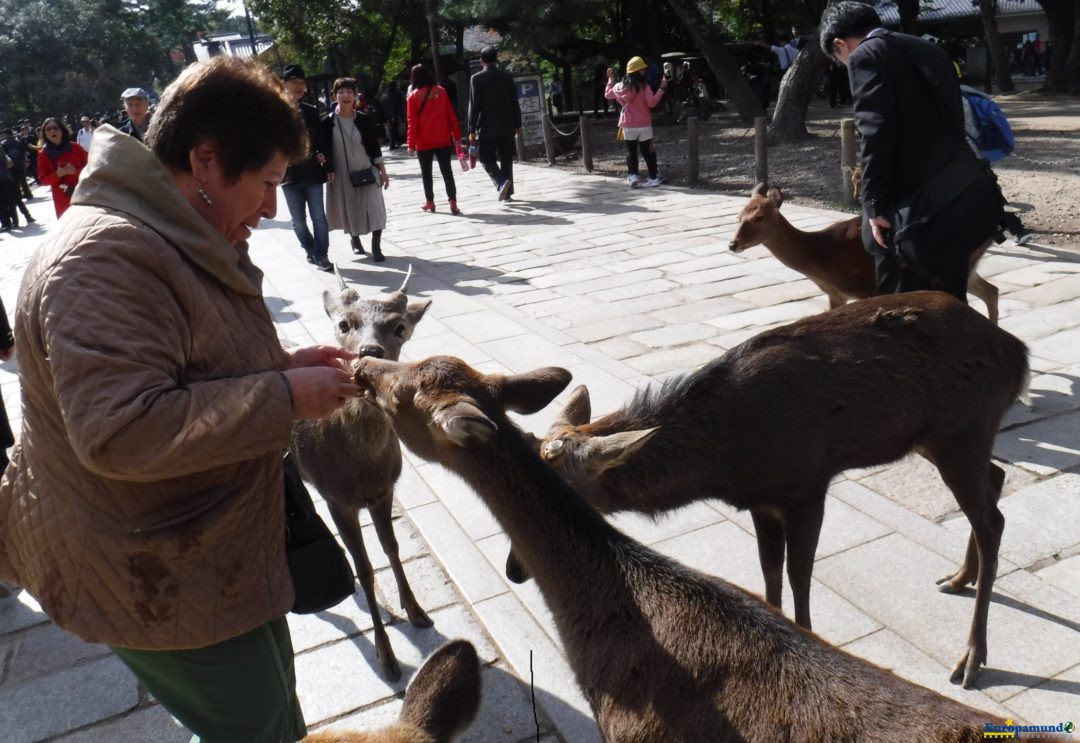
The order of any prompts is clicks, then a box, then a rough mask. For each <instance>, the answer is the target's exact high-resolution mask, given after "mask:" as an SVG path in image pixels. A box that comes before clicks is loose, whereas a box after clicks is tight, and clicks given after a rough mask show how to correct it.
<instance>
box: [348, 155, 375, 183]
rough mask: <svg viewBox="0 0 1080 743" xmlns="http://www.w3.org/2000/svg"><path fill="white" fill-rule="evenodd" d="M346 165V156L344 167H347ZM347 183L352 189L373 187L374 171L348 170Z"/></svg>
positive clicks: (369, 169)
mask: <svg viewBox="0 0 1080 743" xmlns="http://www.w3.org/2000/svg"><path fill="white" fill-rule="evenodd" d="M348 165H349V162H348V157H347V156H346V158H345V166H346V167H348ZM349 183H351V184H352V185H353V188H360V187H361V186H374V185H375V171H374V170H372V169H371V168H368V169H367V170H350V171H349Z"/></svg>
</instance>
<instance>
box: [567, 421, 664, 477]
mask: <svg viewBox="0 0 1080 743" xmlns="http://www.w3.org/2000/svg"><path fill="white" fill-rule="evenodd" d="M659 430H660V428H659V427H656V428H646V429H643V430H641V431H623V432H621V433H613V434H611V435H610V436H594V437H592V438H591V439H589V441H588V443H587V444H586V445H585V450H584V453H583V456H584V458H585V461H586V462H587V463H588V464H589V465H591V468H592V469H594V470H595V471H597V472H603V471H604V470H608V469H611V468H612V467H618V466H619V465H621V464H626V462H627V460H629V459H630V457H632V456H634V454H636V453H637V452H638V450H639V449H641V447H643V446H645V443H646V442H647V441H648V440H649V439H651V438H652V437H653V436H655V435H656V433H657V431H659Z"/></svg>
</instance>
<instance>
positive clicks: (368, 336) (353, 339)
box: [323, 266, 431, 361]
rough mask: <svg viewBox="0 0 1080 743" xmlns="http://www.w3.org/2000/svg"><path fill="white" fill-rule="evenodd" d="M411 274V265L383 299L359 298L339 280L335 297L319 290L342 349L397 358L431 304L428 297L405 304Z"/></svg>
mask: <svg viewBox="0 0 1080 743" xmlns="http://www.w3.org/2000/svg"><path fill="white" fill-rule="evenodd" d="M411 276H412V266H410V267H409V273H408V274H406V276H405V281H404V282H402V284H401V288H400V289H398V290H397V291H395V292H394V293H392V294H391V295H390V296H388V297H386V298H385V299H383V298H375V299H361V298H360V294H359V292H357V291H356V289H353V288H350V287H349V286H347V285H346V284H345V281H344V280H343V279H342V280H341V293H340V294H339V295H338V296H336V297H335V296H334V295H332V294H331V293H330V292H323V307H324V308H325V309H326V314H327V316H328V317H329V318H330V320H331V321H332V322H333V323H334V337H335V338H336V339H337V342H338V343H339V344H340V345H341V347H342V348H344V349H345V350H347V351H352V352H353V353H355V354H357V355H358V356H371V357H374V358H378V359H392V360H395V361H396V360H397V359H398V357H399V356H400V355H401V347H402V346H403V345H404V344H405V341H407V340H409V338H411V337H412V333H413V328H415V327H416V324H417V323H418V322H420V319H421V318H422V317H423V316H424V313H425V312H427V309H428V307H429V306H430V305H431V300H430V299H429V300H427V301H426V302H413V303H411V304H410V303H409V298H408V296H407V295H406V294H405V291H406V289H407V288H408V285H409V278H410V277H411ZM339 278H340V276H339Z"/></svg>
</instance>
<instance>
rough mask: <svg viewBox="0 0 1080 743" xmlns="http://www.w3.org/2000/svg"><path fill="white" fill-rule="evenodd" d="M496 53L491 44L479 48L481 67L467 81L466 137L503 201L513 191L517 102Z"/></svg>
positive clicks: (518, 125)
mask: <svg viewBox="0 0 1080 743" xmlns="http://www.w3.org/2000/svg"><path fill="white" fill-rule="evenodd" d="M498 57H499V53H498V52H497V51H496V50H495V47H491V46H486V47H484V48H483V49H482V50H480V62H481V63H483V65H484V69H482V70H481V71H480V72H477V73H476V74H475V75H473V76H472V79H471V80H470V81H469V141H470V142H476V143H477V148H478V156H479V160H480V162H481V163H482V164H483V166H484V170H486V171H487V174H488V175H489V176H490V177H491V181H492V183H494V184H495V188H496V189H497V190H498V192H499V201H507V200H508V199H509V198H510V196H511V195H512V194H513V193H514V183H513V178H514V149H515V148H514V136H515V135H517V134H520V133H521V106H520V105H518V98H517V89H516V88H515V86H514V78H512V77H510V75H509V74H508V73H506V72H503V71H502V70H500V69H499V67H498Z"/></svg>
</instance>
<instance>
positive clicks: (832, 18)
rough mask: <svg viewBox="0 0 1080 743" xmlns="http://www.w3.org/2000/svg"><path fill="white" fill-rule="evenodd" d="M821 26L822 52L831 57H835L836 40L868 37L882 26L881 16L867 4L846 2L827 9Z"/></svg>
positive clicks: (847, 0) (850, 0)
mask: <svg viewBox="0 0 1080 743" xmlns="http://www.w3.org/2000/svg"><path fill="white" fill-rule="evenodd" d="M820 25H821V31H820V34H821V50H822V51H823V52H825V54H827V55H828V56H829V57H835V56H836V50H835V49H834V48H833V40H834V39H846V38H848V37H849V36H855V37H860V36H866V35H867V34H868V33H870V32H871V31H873V30H874V29H875V28H878V27H879V26H880V25H881V16H879V15H878V14H877V11H876V10H874V9H873V7H871V6H870V5H867V4H866V3H857V2H852V0H845V1H844V2H840V3H836V5H830V6H829V7H827V8H825V12H824V13H822V14H821V24H820Z"/></svg>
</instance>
